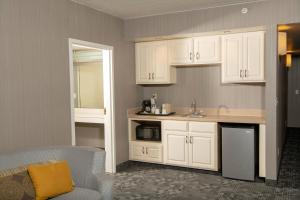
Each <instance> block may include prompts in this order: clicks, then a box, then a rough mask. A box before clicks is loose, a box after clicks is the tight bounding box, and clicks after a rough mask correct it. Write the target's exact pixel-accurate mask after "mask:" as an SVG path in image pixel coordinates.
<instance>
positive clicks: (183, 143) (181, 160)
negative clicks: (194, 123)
mask: <svg viewBox="0 0 300 200" xmlns="http://www.w3.org/2000/svg"><path fill="white" fill-rule="evenodd" d="M164 134H165V139H164V141H165V142H164V161H165V163H166V164H172V165H179V166H188V145H189V144H188V133H187V132H177V131H165V133H164Z"/></svg>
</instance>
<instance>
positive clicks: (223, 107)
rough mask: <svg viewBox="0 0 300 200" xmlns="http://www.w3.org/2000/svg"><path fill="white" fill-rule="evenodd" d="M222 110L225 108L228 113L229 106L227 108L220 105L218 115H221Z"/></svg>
mask: <svg viewBox="0 0 300 200" xmlns="http://www.w3.org/2000/svg"><path fill="white" fill-rule="evenodd" d="M222 108H224V109H226V112H228V109H229V108H228V106H226V105H219V107H218V115H220V112H221V109H222Z"/></svg>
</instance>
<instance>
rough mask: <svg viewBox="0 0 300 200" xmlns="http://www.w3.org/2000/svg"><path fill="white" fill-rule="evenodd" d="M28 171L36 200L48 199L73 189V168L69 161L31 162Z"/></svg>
mask: <svg viewBox="0 0 300 200" xmlns="http://www.w3.org/2000/svg"><path fill="white" fill-rule="evenodd" d="M28 172H29V175H30V177H31V179H32V182H33V185H34V188H35V192H36V200H46V199H48V198H51V197H55V196H57V195H60V194H63V193H67V192H71V191H72V190H73V184H72V177H71V170H70V167H69V165H68V163H67V161H60V162H56V163H46V164H31V165H29V166H28Z"/></svg>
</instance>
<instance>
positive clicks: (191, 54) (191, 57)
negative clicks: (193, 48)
mask: <svg viewBox="0 0 300 200" xmlns="http://www.w3.org/2000/svg"><path fill="white" fill-rule="evenodd" d="M190 60H191V61H192V60H193V53H192V52H191V53H190Z"/></svg>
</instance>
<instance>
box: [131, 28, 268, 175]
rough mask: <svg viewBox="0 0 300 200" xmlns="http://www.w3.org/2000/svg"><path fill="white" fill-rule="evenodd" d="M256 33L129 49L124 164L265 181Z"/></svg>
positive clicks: (259, 35) (259, 37)
mask: <svg viewBox="0 0 300 200" xmlns="http://www.w3.org/2000/svg"><path fill="white" fill-rule="evenodd" d="M264 46H265V32H264V30H263V28H261V27H258V28H253V29H249V30H247V31H246V30H242V31H241V30H239V31H233V32H222V33H221V32H220V33H217V34H216V33H211V34H206V35H193V36H185V37H182V38H181V37H179V38H167V39H160V40H158V41H154V40H152V41H139V42H137V43H136V84H139V85H141V87H142V89H143V97H144V99H145V100H144V101H143V102H142V103H141V107H139V108H131V109H128V111H127V115H128V138H129V160H132V161H141V162H149V163H157V164H163V165H172V166H180V167H188V168H196V169H202V170H209V171H219V172H222V175H223V176H224V177H228V178H234V179H241V180H249V181H254V180H255V178H256V177H262V178H264V177H265V176H266V161H265V156H266V145H265V144H266V141H265V137H266V126H265V123H266V120H265V110H264V103H263V102H264V98H265V97H264V95H265V74H264V62H265V61H264V51H265V48H264Z"/></svg>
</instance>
